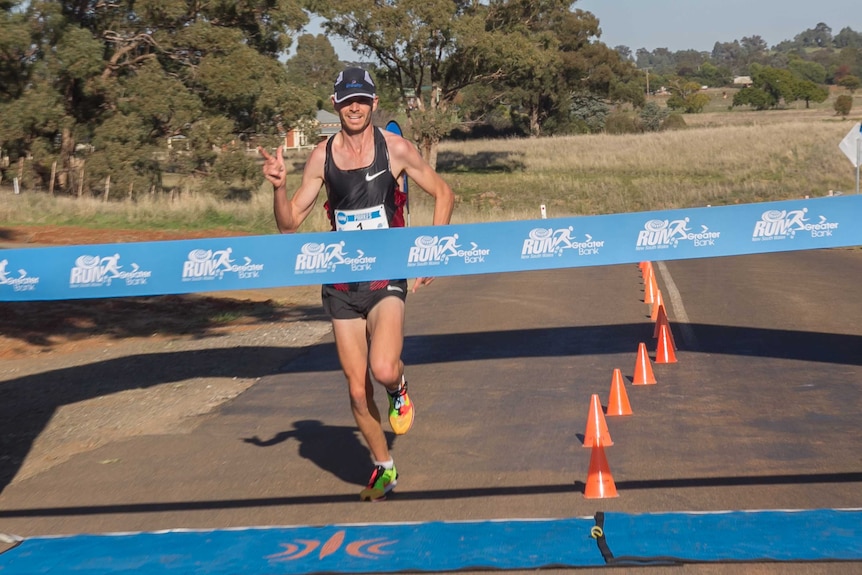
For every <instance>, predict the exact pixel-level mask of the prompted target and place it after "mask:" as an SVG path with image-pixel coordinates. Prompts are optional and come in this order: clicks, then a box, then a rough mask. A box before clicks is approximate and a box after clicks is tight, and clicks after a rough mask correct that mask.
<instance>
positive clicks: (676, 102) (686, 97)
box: [667, 79, 709, 114]
mask: <svg viewBox="0 0 862 575" xmlns="http://www.w3.org/2000/svg"><path fill="white" fill-rule="evenodd" d="M668 89H669V90H670V93H671V96H670V98H668V100H667V107H668V108H670V109H671V110H682V111H683V112H685V113H687V114H697V113H699V112H702V111H703V109H704V108H705V107H706V105H707V104H709V96H708V95H706V94H704V93H703V92H701V91H700V90H701V88H700V84H699V83H697V82H688V81H685V80H683V79H677V80H674V81H673V82H671V83H670V86H669V87H668Z"/></svg>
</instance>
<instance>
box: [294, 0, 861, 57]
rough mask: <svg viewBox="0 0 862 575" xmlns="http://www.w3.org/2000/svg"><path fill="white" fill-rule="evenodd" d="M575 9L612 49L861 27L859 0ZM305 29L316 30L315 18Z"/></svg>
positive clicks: (697, 45)
mask: <svg viewBox="0 0 862 575" xmlns="http://www.w3.org/2000/svg"><path fill="white" fill-rule="evenodd" d="M574 8H575V9H578V8H579V9H581V10H587V11H589V12H592V13H593V14H595V15H596V17H598V19H599V26H600V27H601V29H602V36H601V38H600V40H601V41H602V42H604V43H605V44H607V45H608V46H610V47H611V48H614V47H616V46H619V45H623V46H628V47H629V48H631V50H632V52H633V53H634V52H636V51H637V50H638V49H639V48H646V49H647V50H649V51H652V50H655V49H656V48H667V49H669V50H671V51H673V52H676V51H678V50H699V51H704V52H711V51H712V47H713V46H714V45H715V43H716V42H733V41H734V40H741V39H742V38H744V37H746V36H760V37H761V38H763V39H764V40H765V41H766V43H767V44H768V45H769V46H770V47H772V46H775V45H776V44H778V43H779V42H783V41H784V40H792V39H793V37H794V36H796V35H797V34H799V33H800V32H802V31H803V30H807V29H809V28H814V27H815V26H817V24H818V23H820V22H824V23H826V24H827V25H828V26H829V27H830V28H832V33H833V34H837V33H838V32H840V31H841V29H842V28H845V27H847V26H849V27H850V28H852V29H853V30H855V31H856V32H862V0H577V1H576V3H575V5H574ZM306 32H309V33H311V34H320V33H322V32H323V30H321V28H320V21H319V20H318V19H314V20H312V22H311V24H310V25H309V26H307V27H306ZM329 40H330V42H332V45H333V47H334V48H335V51H336V52H337V53H338V56H339V57H340V58H341V59H342V60H361V59H362V58H361V57H360V56H357V55H356V54H355V53H354V52H353V51H352V50H351V49H350V47H349V46H348V45H347V43H346V42H344V41H343V40H341V39H339V38H336V37H331V38H330V39H329Z"/></svg>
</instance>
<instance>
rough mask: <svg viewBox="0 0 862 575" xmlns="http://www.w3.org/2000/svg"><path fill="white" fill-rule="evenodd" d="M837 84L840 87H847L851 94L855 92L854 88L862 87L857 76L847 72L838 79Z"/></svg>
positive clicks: (861, 81) (861, 82)
mask: <svg viewBox="0 0 862 575" xmlns="http://www.w3.org/2000/svg"><path fill="white" fill-rule="evenodd" d="M838 85H839V86H841V87H842V88H847V90H848V91H849V92H850V93H851V94H853V93H855V92H856V90H858V89H859V88H860V87H862V80H860V79H859V78H858V77H857V76H854V75H853V74H848V75H846V76H844V77H843V78H841V79H840V80H838Z"/></svg>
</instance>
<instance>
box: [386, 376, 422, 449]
mask: <svg viewBox="0 0 862 575" xmlns="http://www.w3.org/2000/svg"><path fill="white" fill-rule="evenodd" d="M386 395H388V396H389V425H391V426H392V431H394V432H395V434H396V435H404V434H405V433H407V432H408V431H410V428H411V427H413V416H414V415H415V410H414V409H413V402H412V401H410V396H409V395H407V380H405V379H404V376H403V375H402V376H401V386H400V387H399V388H398V391H396V392H394V393H393V392H387V393H386Z"/></svg>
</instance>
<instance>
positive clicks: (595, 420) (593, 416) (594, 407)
mask: <svg viewBox="0 0 862 575" xmlns="http://www.w3.org/2000/svg"><path fill="white" fill-rule="evenodd" d="M599 443H601V444H602V445H604V446H605V447H610V446H611V445H613V444H614V442H613V441H611V434H610V432H609V431H608V424H607V422H606V421H605V416H604V414H603V413H602V404H601V403H600V402H599V396H598V394H596V393H594V394H593V396H592V397H591V398H590V414H589V416H588V418H587V430H586V431H585V432H584V447H592V446H594V445H598V444H599Z"/></svg>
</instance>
